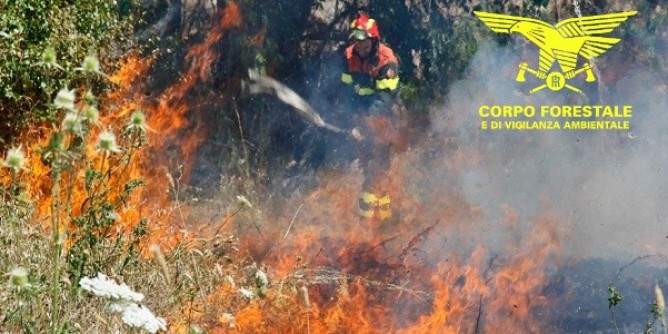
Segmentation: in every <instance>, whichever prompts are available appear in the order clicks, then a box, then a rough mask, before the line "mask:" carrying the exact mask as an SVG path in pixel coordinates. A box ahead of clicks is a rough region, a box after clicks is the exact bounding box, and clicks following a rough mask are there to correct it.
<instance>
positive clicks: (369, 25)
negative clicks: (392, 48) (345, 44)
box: [350, 12, 380, 40]
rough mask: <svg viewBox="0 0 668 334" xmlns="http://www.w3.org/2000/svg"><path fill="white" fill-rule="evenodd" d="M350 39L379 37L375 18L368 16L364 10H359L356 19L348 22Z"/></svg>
mask: <svg viewBox="0 0 668 334" xmlns="http://www.w3.org/2000/svg"><path fill="white" fill-rule="evenodd" d="M350 29H352V30H353V31H352V32H351V33H350V38H351V39H357V40H364V39H367V38H374V39H380V33H379V32H378V24H377V23H376V20H374V19H372V18H369V15H367V13H365V12H360V13H359V15H358V16H357V18H356V19H354V20H353V22H352V23H351V24H350Z"/></svg>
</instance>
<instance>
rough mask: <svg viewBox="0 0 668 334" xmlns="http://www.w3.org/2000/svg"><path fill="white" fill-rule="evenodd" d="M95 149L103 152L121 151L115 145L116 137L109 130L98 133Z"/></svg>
mask: <svg viewBox="0 0 668 334" xmlns="http://www.w3.org/2000/svg"><path fill="white" fill-rule="evenodd" d="M97 149H98V150H101V151H104V152H112V153H118V152H120V151H121V149H120V148H119V147H118V144H116V135H114V133H113V132H111V130H105V131H102V132H101V133H100V136H99V137H98V139H97Z"/></svg>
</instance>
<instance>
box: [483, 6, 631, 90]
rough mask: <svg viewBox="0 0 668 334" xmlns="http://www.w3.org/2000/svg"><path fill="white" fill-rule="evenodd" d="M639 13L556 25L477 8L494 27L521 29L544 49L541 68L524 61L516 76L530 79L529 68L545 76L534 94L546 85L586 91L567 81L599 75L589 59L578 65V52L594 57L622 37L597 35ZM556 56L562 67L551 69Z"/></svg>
mask: <svg viewBox="0 0 668 334" xmlns="http://www.w3.org/2000/svg"><path fill="white" fill-rule="evenodd" d="M636 13H637V12H636V11H628V12H621V13H612V14H603V15H593V16H586V17H579V18H572V19H567V20H563V21H561V22H559V23H557V24H556V25H554V26H552V25H550V24H548V23H545V22H543V21H540V20H536V19H530V18H524V17H520V16H513V15H504V14H493V13H487V12H480V11H475V12H474V14H475V15H476V16H477V17H478V18H480V20H482V22H483V23H485V25H486V26H487V27H489V28H490V29H492V31H494V32H497V33H502V34H510V33H513V32H516V33H520V34H522V36H524V37H525V38H526V39H528V40H529V41H531V42H532V43H534V44H536V46H538V48H539V49H540V53H539V54H538V63H539V64H538V70H534V69H532V68H530V67H529V66H528V64H527V63H521V64H520V71H519V73H518V74H517V77H516V78H515V80H516V81H518V82H524V81H526V78H525V74H526V72H529V73H531V74H533V75H534V76H535V77H536V78H538V79H545V84H542V85H540V86H538V87H536V88H533V89H532V90H530V91H529V93H532V94H533V93H535V92H537V91H539V90H542V89H544V88H546V87H547V88H549V89H551V90H553V91H558V90H561V89H562V88H564V87H565V88H568V89H570V90H572V91H575V92H578V93H580V94H583V93H582V91H581V90H580V89H578V88H577V87H574V86H572V85H569V84H568V83H567V81H568V80H569V79H572V78H574V77H576V76H577V75H579V74H580V73H583V72H584V73H586V75H587V77H586V81H587V82H594V81H596V77H595V76H594V73H593V71H592V70H591V65H590V64H589V62H586V63H585V64H584V65H583V66H582V67H581V68H579V69H576V66H577V61H578V55H580V56H582V57H583V58H585V59H587V60H591V59H593V58H595V57H598V56H600V55H601V54H603V53H604V52H605V51H607V50H608V49H609V48H611V47H612V46H613V45H615V44H617V42H619V41H620V39H618V38H611V37H603V36H597V35H603V34H607V33H610V32H612V31H613V30H614V29H615V28H617V27H618V26H619V25H620V24H622V22H624V21H626V19H627V18H629V17H630V16H633V15H635V14H636ZM555 60H556V61H557V63H558V64H559V68H560V69H561V71H557V70H555V71H552V72H548V71H550V69H551V68H552V65H553V64H554V62H555Z"/></svg>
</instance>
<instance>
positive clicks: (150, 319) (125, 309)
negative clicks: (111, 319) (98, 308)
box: [109, 303, 167, 333]
mask: <svg viewBox="0 0 668 334" xmlns="http://www.w3.org/2000/svg"><path fill="white" fill-rule="evenodd" d="M109 310H110V311H112V312H116V313H120V314H121V319H122V320H123V322H124V323H125V324H127V325H129V326H131V327H137V328H144V329H145V330H147V331H149V332H150V333H157V332H158V331H159V330H164V331H166V330H167V322H166V321H165V319H163V318H160V317H156V316H155V314H153V312H151V310H149V309H148V308H147V307H145V306H142V305H139V304H136V303H113V304H111V305H109Z"/></svg>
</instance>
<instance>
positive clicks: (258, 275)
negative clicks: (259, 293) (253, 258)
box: [255, 269, 269, 287]
mask: <svg viewBox="0 0 668 334" xmlns="http://www.w3.org/2000/svg"><path fill="white" fill-rule="evenodd" d="M255 280H256V281H257V285H258V286H260V287H264V286H266V285H267V284H269V279H268V278H267V274H265V273H264V272H263V271H262V270H260V269H258V270H257V271H256V272H255Z"/></svg>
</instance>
